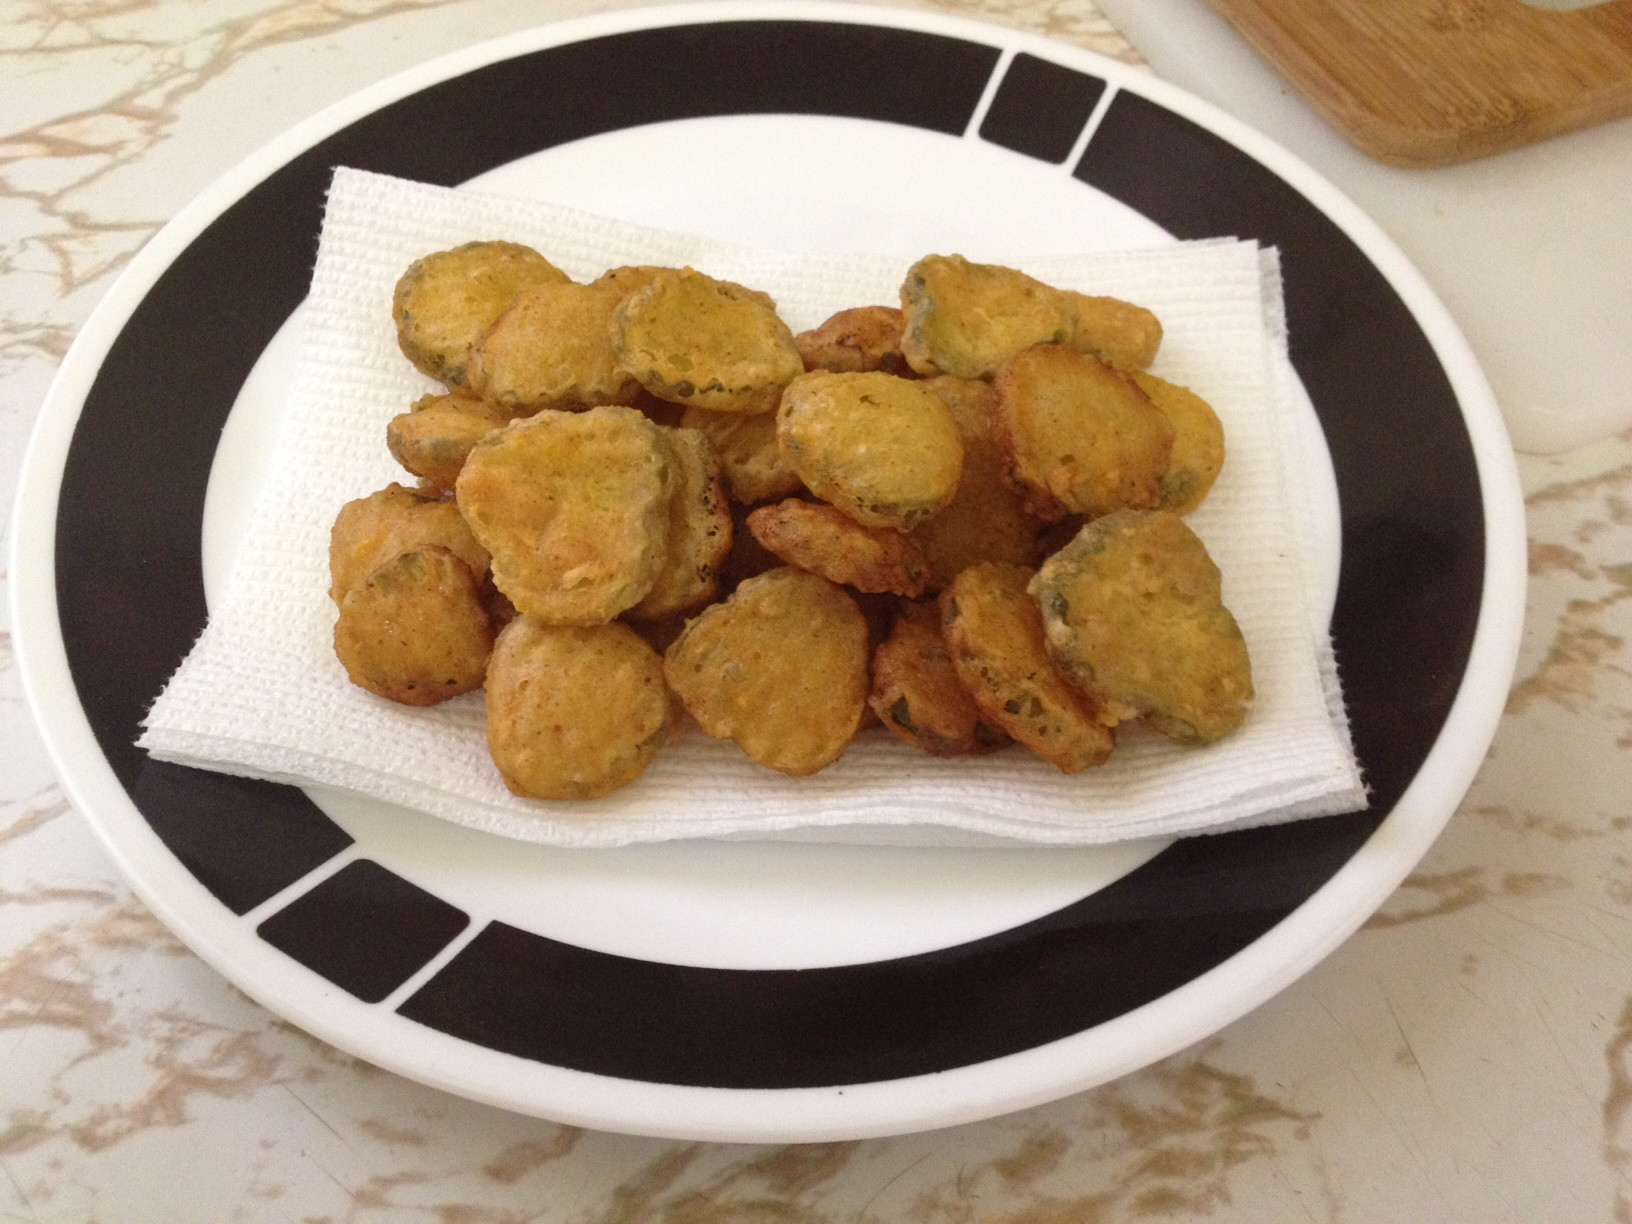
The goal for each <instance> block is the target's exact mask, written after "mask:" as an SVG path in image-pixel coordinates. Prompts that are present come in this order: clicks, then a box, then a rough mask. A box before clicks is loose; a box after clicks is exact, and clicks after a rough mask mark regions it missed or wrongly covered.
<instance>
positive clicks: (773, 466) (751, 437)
mask: <svg viewBox="0 0 1632 1224" xmlns="http://www.w3.org/2000/svg"><path fill="white" fill-rule="evenodd" d="M680 424H681V425H682V426H683V427H685V428H686V429H696V430H700V431H702V433H703V434H704V436H706V437H707V438H708V441H709V444H710V445H712V446H713V448H714V454H715V455H716V456H717V457H718V458H719V461H720V468H721V470H722V471H723V472H724V473H725V483H726V484H727V485H728V486H729V487H730V490H731V500H732V501H736V502H741V503H742V504H743V505H745V506H751V505H753V504H754V503H755V502H762V501H769V500H770V499H771V498H773V497H786V496H787V495H788V494H789V493H797V492H798V491H799V489H800V488H801V487H802V486H801V484H800V480H799V473H798V472H796V471H794V470H793V465H792V464H790V463H789V462H788V461H787V459H785V458H784V457H783V455H782V448H781V447H780V446H778V445H777V444H776V414H775V413H774V412H758V413H754V414H753V415H751V416H750V415H745V414H743V413H741V412H711V411H709V410H708V409H707V408H687V409H686V411H685V415H684V416H682V417H681V418H680Z"/></svg>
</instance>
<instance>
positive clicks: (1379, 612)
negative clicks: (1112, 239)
mask: <svg viewBox="0 0 1632 1224" xmlns="http://www.w3.org/2000/svg"><path fill="white" fill-rule="evenodd" d="M1075 174H1076V176H1077V177H1078V178H1079V179H1081V180H1082V181H1083V182H1085V183H1088V184H1090V185H1092V186H1094V187H1097V188H1099V189H1100V190H1101V191H1104V192H1105V193H1107V194H1108V195H1111V196H1113V197H1115V198H1116V199H1118V200H1120V201H1122V203H1124V204H1127V205H1129V206H1130V207H1132V208H1134V209H1136V210H1138V211H1139V212H1141V213H1143V214H1144V215H1145V216H1147V217H1149V218H1150V219H1151V220H1153V221H1155V222H1156V223H1157V224H1158V225H1160V226H1162V227H1163V228H1164V229H1166V230H1168V232H1170V233H1172V234H1175V235H1177V236H1178V237H1180V238H1210V237H1216V236H1221V235H1231V236H1236V237H1241V238H1256V239H1257V240H1258V241H1260V242H1263V243H1266V244H1269V245H1273V246H1276V247H1279V248H1280V251H1281V271H1282V277H1283V279H1284V282H1285V289H1286V314H1287V331H1288V336H1289V342H1290V347H1291V357H1292V364H1293V366H1294V368H1296V370H1297V372H1298V376H1299V378H1301V379H1302V380H1303V385H1304V387H1305V388H1306V389H1307V390H1308V392H1309V396H1310V398H1311V399H1312V400H1313V401H1314V404H1315V410H1316V412H1317V413H1318V414H1319V416H1320V420H1321V425H1322V426H1323V428H1324V429H1325V433H1326V440H1327V445H1328V448H1329V449H1330V451H1331V455H1332V464H1333V467H1334V468H1335V469H1336V472H1337V484H1338V492H1339V496H1340V501H1341V512H1342V525H1343V562H1342V569H1341V572H1340V575H1339V579H1338V599H1337V608H1336V611H1335V613H1334V615H1333V619H1332V634H1333V638H1334V641H1335V645H1336V651H1337V658H1338V664H1339V667H1340V668H1341V672H1342V677H1343V687H1344V691H1345V696H1346V697H1347V699H1348V702H1349V707H1350V712H1351V715H1352V717H1353V732H1354V742H1355V747H1356V750H1357V751H1358V752H1359V754H1360V757H1361V759H1362V760H1363V761H1364V762H1365V768H1366V778H1367V781H1368V782H1369V783H1370V785H1371V787H1372V790H1373V803H1374V806H1376V807H1378V808H1380V809H1382V810H1387V809H1388V808H1389V807H1392V806H1393V804H1394V802H1395V800H1396V799H1398V797H1399V796H1400V794H1401V792H1402V791H1404V789H1405V787H1406V785H1407V784H1408V783H1409V782H1410V781H1411V779H1412V778H1413V777H1414V776H1415V775H1416V772H1417V769H1418V768H1419V767H1420V766H1421V764H1422V761H1423V758H1424V757H1425V756H1426V755H1427V753H1428V750H1429V749H1430V748H1432V747H1433V744H1434V740H1435V739H1436V737H1437V736H1438V735H1439V732H1440V728H1441V727H1442V726H1443V725H1444V723H1445V717H1446V715H1447V714H1448V713H1449V712H1450V707H1451V702H1452V701H1453V700H1454V699H1455V697H1456V692H1457V689H1458V687H1459V686H1460V685H1461V682H1462V673H1463V671H1464V670H1465V669H1466V667H1467V661H1468V652H1469V651H1470V650H1471V649H1472V646H1473V633H1474V629H1475V628H1476V626H1477V624H1478V618H1479V604H1480V591H1481V586H1482V584H1483V582H1484V555H1485V520H1484V511H1483V507H1482V502H1481V498H1480V491H1479V472H1478V468H1477V466H1476V465H1475V463H1474V457H1473V449H1472V445H1471V443H1470V441H1469V438H1468V427H1467V423H1466V422H1465V421H1464V420H1463V417H1462V411H1461V408H1460V406H1459V405H1458V403H1457V400H1456V394H1455V392H1454V391H1453V390H1452V389H1451V384H1450V380H1449V379H1448V378H1447V377H1446V374H1445V371H1444V370H1443V369H1442V368H1441V366H1440V364H1439V359H1438V357H1437V356H1436V355H1435V353H1434V350H1433V348H1432V346H1431V345H1430V344H1429V343H1428V338H1427V337H1426V336H1424V335H1423V332H1422V328H1421V326H1420V325H1419V324H1418V323H1417V320H1416V319H1415V318H1414V317H1413V316H1412V314H1411V312H1410V311H1409V310H1408V309H1407V308H1406V306H1405V303H1404V302H1402V301H1401V300H1400V297H1399V294H1397V293H1396V292H1395V291H1394V289H1393V287H1392V286H1391V285H1390V284H1389V283H1388V281H1387V280H1386V279H1385V278H1384V277H1383V275H1382V273H1381V272H1379V271H1378V270H1377V268H1376V267H1375V266H1373V264H1372V263H1371V261H1370V260H1369V259H1368V258H1367V257H1366V255H1365V253H1364V252H1363V251H1361V250H1360V248H1359V247H1358V246H1356V245H1355V243H1354V241H1353V240H1352V239H1351V238H1349V236H1348V235H1347V234H1345V233H1344V232H1343V231H1342V230H1341V229H1339V228H1338V227H1337V225H1336V224H1335V223H1334V222H1333V221H1332V220H1331V218H1329V217H1327V216H1326V214H1325V213H1323V212H1321V211H1320V210H1319V209H1318V208H1316V207H1315V206H1314V205H1313V204H1311V203H1310V202H1309V201H1308V200H1307V199H1306V198H1304V197H1303V196H1302V195H1300V194H1299V193H1298V192H1297V191H1296V190H1295V189H1294V188H1293V187H1292V186H1291V184H1289V183H1287V182H1286V181H1285V180H1284V179H1282V178H1281V177H1280V176H1279V175H1277V174H1275V173H1274V172H1273V171H1271V170H1270V169H1269V168H1268V167H1266V166H1264V165H1263V164H1261V163H1259V162H1257V161H1254V160H1253V159H1252V158H1250V157H1248V156H1247V155H1246V154H1245V153H1243V152H1242V151H1241V150H1239V149H1237V148H1236V147H1235V146H1234V145H1231V144H1228V143H1227V142H1225V141H1223V140H1220V139H1219V138H1218V137H1216V136H1214V135H1213V134H1212V133H1211V132H1209V131H1207V130H1206V129H1204V128H1202V127H1199V126H1197V125H1196V124H1194V123H1192V122H1190V120H1188V119H1185V118H1184V117H1183V116H1181V115H1176V114H1174V113H1173V112H1172V111H1169V110H1166V109H1164V108H1163V107H1161V106H1158V105H1156V104H1155V103H1154V102H1151V101H1149V100H1148V99H1145V98H1141V97H1139V96H1138V95H1136V94H1131V93H1128V92H1126V91H1123V92H1121V93H1119V94H1118V95H1117V96H1116V97H1115V98H1114V99H1113V100H1112V102H1111V104H1110V106H1109V107H1108V108H1107V110H1106V113H1105V116H1104V118H1103V119H1102V120H1101V121H1100V125H1099V128H1098V130H1097V131H1096V132H1095V133H1094V138H1093V140H1092V141H1091V142H1090V143H1089V145H1088V148H1087V150H1086V151H1085V153H1084V154H1083V158H1082V161H1081V162H1080V163H1079V164H1078V165H1077V167H1076V170H1075Z"/></svg>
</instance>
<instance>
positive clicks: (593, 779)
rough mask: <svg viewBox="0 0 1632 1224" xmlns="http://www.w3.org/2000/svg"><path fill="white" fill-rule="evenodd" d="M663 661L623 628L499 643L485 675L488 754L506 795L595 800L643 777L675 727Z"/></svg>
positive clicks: (509, 631) (523, 629) (540, 630)
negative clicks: (502, 781)
mask: <svg viewBox="0 0 1632 1224" xmlns="http://www.w3.org/2000/svg"><path fill="white" fill-rule="evenodd" d="M675 713H676V711H675V708H674V703H673V701H672V699H671V697H670V695H669V692H668V689H667V688H666V687H665V686H664V684H663V661H662V659H661V658H659V656H658V654H657V652H656V651H655V650H653V649H652V648H651V647H650V646H648V645H647V644H646V643H645V642H644V641H642V640H641V638H640V637H639V635H638V634H636V633H635V632H634V630H632V629H630V628H629V626H627V625H622V624H618V623H617V622H613V623H611V624H605V625H590V626H558V625H541V624H539V623H538V622H537V621H534V620H531V619H529V618H527V617H521V618H519V619H517V620H514V621H512V622H511V623H510V624H509V625H507V626H506V627H505V629H504V632H502V633H501V634H499V639H498V642H497V644H496V645H495V646H494V648H493V657H492V659H491V660H490V661H489V663H488V668H487V744H488V751H489V752H490V753H491V754H492V757H493V763H494V764H495V765H497V766H498V769H499V774H500V776H501V777H503V779H504V784H505V785H506V786H508V787H509V788H510V790H511V791H512V792H514V793H515V794H517V795H521V796H523V797H526V798H531V799H596V798H599V797H600V796H602V795H604V794H607V793H608V792H609V791H613V790H616V789H618V788H619V787H620V786H627V785H628V784H629V783H630V782H633V781H634V780H635V779H636V778H637V777H639V776H640V774H641V772H642V771H643V770H644V769H645V768H646V766H647V765H648V764H650V763H651V760H652V758H653V757H654V756H656V755H657V752H658V749H660V748H661V747H662V746H663V745H664V743H666V742H667V741H668V738H669V734H670V731H671V729H672V727H673V724H674V718H675Z"/></svg>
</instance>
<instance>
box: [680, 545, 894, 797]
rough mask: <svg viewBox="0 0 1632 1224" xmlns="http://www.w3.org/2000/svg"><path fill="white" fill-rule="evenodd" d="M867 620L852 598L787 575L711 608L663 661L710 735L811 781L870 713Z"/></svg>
mask: <svg viewBox="0 0 1632 1224" xmlns="http://www.w3.org/2000/svg"><path fill="white" fill-rule="evenodd" d="M867 654H868V649H867V621H866V618H865V617H863V616H862V614H861V611H860V609H859V608H857V606H856V603H855V601H854V600H853V599H851V598H850V596H849V595H847V594H846V593H845V592H844V589H843V588H842V587H840V586H838V585H837V584H835V583H832V582H829V581H828V580H827V579H826V578H820V577H817V576H816V575H815V574H807V573H804V572H803V571H801V570H797V569H793V568H791V567H785V568H782V569H774V570H771V571H769V572H768V573H765V574H761V575H759V576H758V577H756V578H749V579H748V580H746V581H745V582H743V583H742V585H740V586H739V587H737V589H736V591H735V592H734V593H733V594H732V596H731V598H730V599H728V600H726V601H725V602H724V603H718V604H714V605H712V606H711V607H709V608H706V609H704V611H703V613H702V615H700V616H698V617H697V618H696V619H695V620H693V621H692V622H691V623H690V624H689V625H687V626H686V629H685V632H684V633H682V634H681V635H680V637H679V639H678V640H677V641H676V642H675V643H674V645H672V646H671V647H669V649H668V652H667V653H666V654H665V655H664V658H663V675H664V676H665V678H667V680H668V682H669V687H670V688H671V689H673V690H674V692H675V693H676V695H678V697H679V698H680V700H681V702H682V703H684V705H685V707H686V709H687V711H689V712H690V714H691V716H692V717H693V718H695V719H696V720H697V722H698V723H699V724H700V725H701V726H702V728H703V730H704V731H706V732H708V734H710V735H712V736H714V737H715V738H716V739H730V740H735V741H736V743H737V745H738V746H739V747H740V748H741V749H742V750H743V751H744V752H746V753H747V754H748V756H749V757H751V758H752V759H753V760H755V761H758V762H759V763H760V764H761V765H765V766H768V767H770V768H771V769H775V770H779V771H780V772H782V773H785V774H788V775H789V776H791V777H803V776H805V775H807V774H813V773H815V772H816V771H817V770H819V769H822V768H823V767H825V766H827V765H829V764H831V763H832V762H833V761H836V760H837V759H838V758H839V756H840V755H842V754H843V752H844V750H845V748H846V747H848V746H849V744H850V741H851V739H852V738H853V737H854V736H855V733H856V728H857V727H858V726H859V725H860V724H861V717H862V712H863V711H864V710H865V709H866V704H867Z"/></svg>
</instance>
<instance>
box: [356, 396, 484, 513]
mask: <svg viewBox="0 0 1632 1224" xmlns="http://www.w3.org/2000/svg"><path fill="white" fill-rule="evenodd" d="M509 420H510V414H509V413H507V412H505V411H504V410H503V409H502V408H496V407H494V406H493V405H492V404H489V403H487V402H485V401H483V400H479V399H475V398H474V397H472V396H469V395H462V394H458V395H426V396H422V397H421V398H420V399H418V400H416V401H415V402H414V405H413V407H412V408H410V409H409V410H408V411H407V412H404V413H401V414H400V415H398V416H394V417H392V418H391V423H390V424H389V425H387V426H386V430H385V444H386V446H387V447H388V448H389V449H390V451H391V455H392V457H393V458H395V459H396V461H397V462H398V463H400V464H402V466H403V467H405V468H407V469H408V470H409V471H410V472H412V473H413V474H414V475H415V476H418V477H419V478H420V479H422V480H425V481H428V482H430V484H432V485H433V486H434V487H436V488H437V489H439V490H441V491H442V492H445V493H451V492H452V491H453V485H454V482H455V481H456V480H458V479H459V469H460V468H462V467H464V466H465V456H467V455H469V454H470V448H471V447H473V446H475V445H476V443H478V442H480V441H481V440H482V439H483V438H485V437H486V436H487V435H488V434H490V433H492V432H493V431H494V430H495V429H502V428H503V427H504V426H505V424H506V423H508V422H509Z"/></svg>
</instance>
